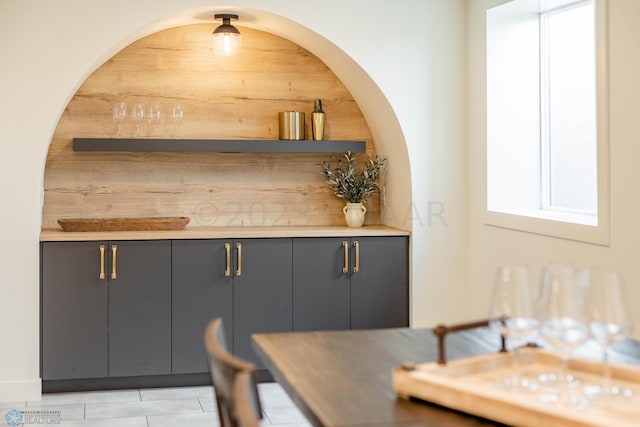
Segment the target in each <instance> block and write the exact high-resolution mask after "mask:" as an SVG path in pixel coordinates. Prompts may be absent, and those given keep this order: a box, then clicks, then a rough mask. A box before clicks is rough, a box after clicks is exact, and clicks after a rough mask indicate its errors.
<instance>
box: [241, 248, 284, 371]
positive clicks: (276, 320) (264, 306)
mask: <svg viewBox="0 0 640 427" xmlns="http://www.w3.org/2000/svg"><path fill="white" fill-rule="evenodd" d="M236 244H240V253H238V248H236ZM233 252H234V256H235V258H236V259H235V266H234V276H235V277H234V284H233V286H234V288H233V349H234V353H235V354H236V355H237V356H238V357H241V358H243V359H245V360H250V361H252V362H253V363H255V364H256V365H257V366H258V367H260V368H263V367H264V364H263V363H262V362H261V361H260V360H259V359H258V357H257V356H256V355H255V353H254V351H253V348H252V346H251V334H254V333H269V332H290V331H291V328H292V318H291V316H292V303H291V297H292V278H291V260H292V239H288V238H287V239H241V240H235V241H234V247H233ZM238 273H239V274H238Z"/></svg>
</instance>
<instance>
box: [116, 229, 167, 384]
mask: <svg viewBox="0 0 640 427" xmlns="http://www.w3.org/2000/svg"><path fill="white" fill-rule="evenodd" d="M114 245H115V246H116V248H117V252H116V253H117V255H116V256H117V263H116V271H117V275H116V278H113V276H111V275H109V277H110V278H109V376H110V377H126V376H132V375H160V374H169V373H171V241H169V240H150V241H135V240H128V241H118V242H113V241H111V242H109V247H110V248H111V249H112V250H111V251H110V255H111V256H113V247H114ZM110 263H111V265H112V266H113V259H110Z"/></svg>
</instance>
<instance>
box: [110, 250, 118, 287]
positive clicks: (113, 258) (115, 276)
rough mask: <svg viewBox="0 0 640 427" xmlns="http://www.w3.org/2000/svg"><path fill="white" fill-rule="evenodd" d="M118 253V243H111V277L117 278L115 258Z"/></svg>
mask: <svg viewBox="0 0 640 427" xmlns="http://www.w3.org/2000/svg"><path fill="white" fill-rule="evenodd" d="M117 255H118V245H111V278H112V279H117V278H118V273H117V269H116V259H117Z"/></svg>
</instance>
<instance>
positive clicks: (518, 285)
mask: <svg viewBox="0 0 640 427" xmlns="http://www.w3.org/2000/svg"><path fill="white" fill-rule="evenodd" d="M536 291H537V287H536V285H535V281H534V280H533V276H532V271H531V268H530V267H527V266H512V265H508V266H501V267H498V268H497V269H496V276H495V282H494V287H493V292H492V295H491V304H490V308H489V319H490V321H489V326H490V327H491V328H493V329H494V330H496V331H498V332H499V333H500V334H501V336H503V337H504V338H505V339H506V340H507V342H508V345H509V347H510V348H511V350H512V351H513V356H512V370H511V377H510V378H508V379H506V380H505V381H503V384H505V385H508V386H511V389H512V390H513V391H514V392H519V391H536V389H537V384H536V383H535V381H533V380H531V379H528V378H526V377H524V376H523V375H522V372H521V363H520V357H521V354H520V351H519V348H520V347H522V346H524V345H526V344H527V343H528V342H530V341H532V340H533V339H534V338H535V335H536V333H537V330H538V317H537V312H536V304H535V302H536V293H537V292H536Z"/></svg>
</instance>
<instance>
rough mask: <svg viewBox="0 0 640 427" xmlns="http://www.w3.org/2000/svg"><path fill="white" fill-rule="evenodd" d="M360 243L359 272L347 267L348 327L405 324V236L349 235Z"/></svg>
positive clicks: (397, 325) (407, 292)
mask: <svg viewBox="0 0 640 427" xmlns="http://www.w3.org/2000/svg"><path fill="white" fill-rule="evenodd" d="M351 240H352V245H351V250H352V256H351V258H352V260H353V261H354V262H355V261H356V253H355V247H354V243H355V242H358V244H359V246H360V256H359V266H358V267H359V271H358V272H353V267H354V265H352V267H351V271H352V273H351V328H352V329H368V328H372V329H373V328H392V327H402V326H408V325H409V276H408V274H409V273H408V238H407V237H395V236H394V237H388V236H385V237H353V238H352V239H351Z"/></svg>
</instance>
